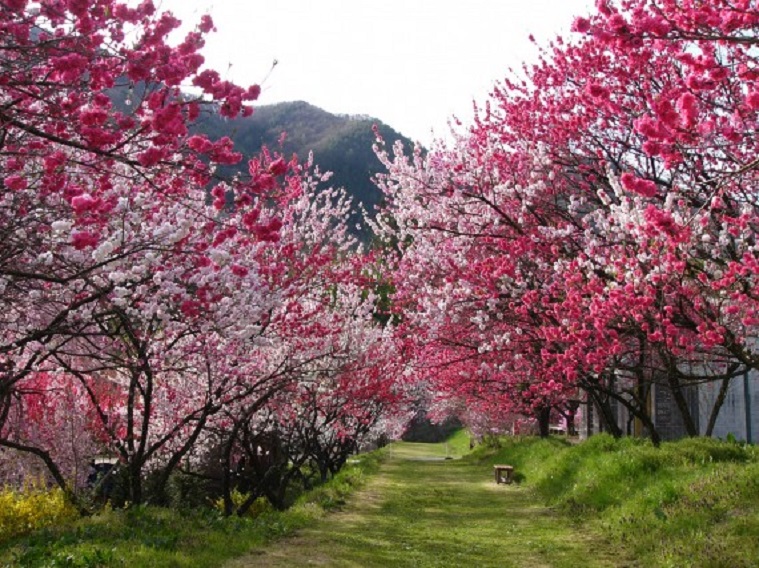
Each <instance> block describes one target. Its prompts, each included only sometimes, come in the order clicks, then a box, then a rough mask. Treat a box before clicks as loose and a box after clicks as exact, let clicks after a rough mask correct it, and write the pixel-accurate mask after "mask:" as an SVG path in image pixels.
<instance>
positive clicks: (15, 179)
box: [5, 175, 28, 191]
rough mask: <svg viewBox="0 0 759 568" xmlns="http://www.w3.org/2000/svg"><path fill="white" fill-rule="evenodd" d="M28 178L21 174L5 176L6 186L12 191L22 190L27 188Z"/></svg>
mask: <svg viewBox="0 0 759 568" xmlns="http://www.w3.org/2000/svg"><path fill="white" fill-rule="evenodd" d="M27 185H28V184H27V181H26V178H25V177H23V176H20V175H10V176H8V177H6V178H5V187H7V188H8V189H10V190H11V191H21V190H23V189H26V188H27Z"/></svg>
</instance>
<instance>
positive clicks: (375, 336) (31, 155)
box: [0, 0, 403, 512]
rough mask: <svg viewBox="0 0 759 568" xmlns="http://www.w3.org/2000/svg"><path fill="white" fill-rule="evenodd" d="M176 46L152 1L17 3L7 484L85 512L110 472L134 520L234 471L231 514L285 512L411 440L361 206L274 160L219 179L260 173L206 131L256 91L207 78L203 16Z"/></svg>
mask: <svg viewBox="0 0 759 568" xmlns="http://www.w3.org/2000/svg"><path fill="white" fill-rule="evenodd" d="M178 26H179V22H178V21H177V20H176V19H175V18H173V16H171V14H169V13H161V12H159V11H157V10H156V9H155V7H154V5H153V3H152V2H151V1H150V0H145V1H143V2H141V3H139V4H135V3H131V2H128V3H121V2H117V1H115V0H42V1H40V2H34V3H27V2H26V1H25V0H14V1H10V0H8V1H3V2H0V43H1V44H2V46H3V52H2V56H0V179H2V182H3V192H2V197H1V198H0V462H2V477H3V478H4V480H6V481H19V480H20V479H21V478H23V477H24V476H26V475H28V474H29V473H30V471H39V466H44V467H43V470H44V471H45V475H47V476H49V477H50V478H52V479H53V480H54V481H55V482H56V483H57V484H58V485H60V486H61V487H63V488H64V489H65V490H66V491H67V492H68V493H69V494H70V495H72V496H74V495H75V494H76V492H77V490H78V489H80V488H81V487H82V485H83V482H84V479H85V478H86V476H87V474H88V468H87V464H88V463H89V461H90V460H91V459H92V458H93V457H94V456H96V455H102V454H105V455H108V456H112V457H115V458H116V459H117V460H118V462H119V471H120V474H119V475H120V477H121V479H122V480H123V483H124V485H125V492H126V495H125V498H126V499H128V500H129V501H131V502H133V503H140V502H143V501H145V500H146V499H147V498H149V497H150V498H155V499H161V498H162V496H163V495H165V493H166V486H167V483H168V481H169V479H170V476H171V475H172V473H174V472H176V471H178V470H192V471H196V472H197V471H200V470H201V469H202V468H204V467H206V469H207V465H208V461H209V459H211V456H216V459H220V460H222V462H223V466H224V467H223V468H222V474H221V475H222V477H223V487H224V496H225V499H226V504H227V511H228V512H231V507H232V505H231V497H230V495H231V491H232V490H233V489H234V488H235V486H236V485H239V484H241V483H242V484H247V485H248V486H249V487H248V489H249V490H250V492H251V494H252V495H253V497H254V498H255V497H257V496H259V495H266V496H268V497H270V499H271V500H272V502H274V503H275V504H277V505H281V504H282V499H281V496H282V490H281V488H282V484H283V483H284V481H283V480H287V479H289V477H288V476H293V475H296V474H299V475H303V472H304V471H306V467H305V465H306V464H308V465H309V467H310V468H311V469H314V468H315V469H316V470H317V471H319V473H320V475H321V477H322V478H324V477H326V476H327V475H329V474H330V473H334V471H336V469H337V468H339V466H340V465H342V463H343V462H344V461H345V459H346V457H347V452H348V451H350V450H352V449H354V447H355V445H356V444H358V443H360V442H361V441H362V440H364V439H367V438H371V437H375V436H378V435H379V434H380V433H381V431H382V430H383V429H386V428H390V429H392V428H393V427H394V425H395V422H394V418H393V417H396V416H397V417H401V416H402V415H403V410H402V408H403V406H402V404H401V403H402V396H401V389H400V387H399V386H398V384H396V382H395V381H394V380H393V377H394V376H395V374H394V373H393V372H392V370H391V367H392V365H393V364H394V361H395V359H394V355H393V350H392V348H388V347H383V348H379V347H378V346H379V344H380V342H382V340H383V336H384V335H385V334H386V331H385V330H384V329H383V327H382V326H379V325H377V323H376V322H377V319H376V317H375V315H376V314H375V311H376V307H375V305H376V299H375V296H374V294H373V293H372V291H371V290H372V288H373V283H372V280H371V278H370V277H369V276H370V275H371V270H370V267H371V263H372V262H373V260H372V259H371V257H370V256H368V255H362V254H361V253H356V252H355V251H356V248H357V247H356V243H355V242H354V240H353V239H352V237H351V236H350V235H349V233H348V231H347V227H346V222H347V221H346V220H347V218H348V215H349V212H350V209H351V206H350V201H349V200H348V199H347V198H346V196H345V194H344V192H342V191H337V190H332V189H320V187H319V186H320V184H321V182H323V181H324V179H325V176H324V175H322V174H321V173H320V172H319V170H318V168H315V167H314V166H313V164H311V163H310V162H306V163H301V162H299V161H298V159H297V158H296V157H293V158H292V159H286V158H285V157H283V156H281V155H277V154H275V153H270V152H268V151H264V152H263V153H262V154H261V155H259V156H255V157H252V158H250V159H249V160H248V161H247V169H246V172H245V174H244V175H235V176H234V177H232V178H228V179H223V178H222V177H221V176H220V175H217V168H221V167H223V166H228V165H235V164H239V163H240V162H241V161H242V160H243V156H242V155H241V154H239V153H237V152H236V151H235V149H234V147H233V145H232V143H231V141H230V140H229V139H228V138H221V139H216V140H215V139H210V138H209V137H208V136H205V135H202V134H192V133H191V128H190V127H191V126H192V125H193V124H194V123H195V122H197V120H198V119H199V118H200V117H202V116H203V114H204V113H218V114H220V115H221V116H222V117H225V118H227V119H230V120H231V119H233V118H235V117H237V116H247V115H249V114H250V113H251V112H252V108H251V106H250V103H251V102H252V101H254V100H255V99H256V98H257V96H258V94H259V92H260V88H259V87H258V86H255V85H254V86H252V87H249V88H242V87H239V86H237V85H234V84H232V83H230V82H228V81H225V80H223V79H222V78H221V77H220V76H219V75H218V73H216V72H214V71H211V70H207V69H203V57H202V56H201V55H200V49H201V48H202V46H203V42H204V36H205V34H207V33H208V32H210V31H211V30H212V29H213V23H212V21H211V19H210V18H209V17H208V16H204V17H203V18H201V22H200V24H199V26H198V27H197V29H196V30H194V31H192V32H190V33H188V34H187V35H186V37H185V38H184V40H182V41H180V42H178V43H176V44H171V43H170V42H169V40H168V38H169V35H170V33H171V32H172V31H173V30H175V29H176V28H177V27H178ZM188 86H191V87H194V92H195V93H197V94H195V95H188V94H187V92H186V91H183V90H180V88H184V87H188ZM119 90H120V91H124V90H126V91H128V92H129V96H128V97H127V103H126V104H125V105H121V104H118V105H117V104H114V100H115V99H114V97H113V96H112V95H113V93H114V92H116V91H119ZM349 253H350V254H349ZM289 438H292V440H289ZM286 439H287V440H288V441H286V442H283V440H286ZM284 452H287V457H286V459H284V461H283V460H282V459H279V458H277V459H273V458H272V459H269V460H268V461H267V460H263V461H261V460H260V459H258V462H260V463H259V466H261V467H259V468H258V469H257V470H256V468H255V467H253V465H248V466H245V467H244V466H243V465H241V464H243V462H245V463H246V464H253V463H254V462H255V461H256V459H257V458H260V457H261V456H264V455H268V456H270V457H271V456H274V455H275V454H276V455H278V456H279V455H284ZM218 456H222V457H221V458H218ZM267 459H268V458H267ZM264 462H266V463H264ZM264 465H265V466H266V467H265V468H264V469H261V468H262V467H263V466H264ZM27 466H28V467H31V468H32V470H28V469H26V467H27ZM277 468H279V469H277ZM233 470H237V471H238V472H244V473H245V475H236V476H232V475H231V473H230V472H232V471H233ZM254 470H255V471H257V473H255V475H254V474H253V473H252V472H254ZM291 470H292V471H291ZM293 472H294V473H293ZM256 476H258V477H256ZM275 477H276V478H277V479H274V478H275ZM148 478H150V480H151V481H150V490H149V492H148V491H147V490H146V487H145V483H146V479H148ZM251 484H253V485H254V486H251ZM277 484H279V485H277ZM272 487H279V489H277V490H274V489H271V488H272Z"/></svg>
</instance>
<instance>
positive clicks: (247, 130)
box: [197, 101, 411, 211]
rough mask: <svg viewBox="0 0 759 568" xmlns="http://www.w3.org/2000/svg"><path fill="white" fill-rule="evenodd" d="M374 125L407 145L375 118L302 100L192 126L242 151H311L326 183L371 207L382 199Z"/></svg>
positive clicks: (303, 153)
mask: <svg viewBox="0 0 759 568" xmlns="http://www.w3.org/2000/svg"><path fill="white" fill-rule="evenodd" d="M375 124H376V125H377V127H378V128H379V131H380V133H381V134H382V137H383V138H384V139H385V141H386V142H387V143H388V144H393V143H394V142H395V141H396V140H399V139H400V140H402V141H403V143H404V145H405V146H406V147H410V145H411V141H410V140H409V139H408V138H406V137H405V136H403V135H402V134H400V133H399V132H397V131H396V130H394V129H393V128H392V127H390V126H387V125H386V124H383V123H381V122H380V121H379V120H376V119H373V118H371V117H367V116H347V115H335V114H331V113H329V112H327V111H325V110H322V109H320V108H318V107H315V106H313V105H311V104H309V103H306V102H303V101H297V102H287V103H279V104H276V105H270V106H261V107H257V108H256V110H255V112H254V113H253V115H252V116H250V117H247V118H238V119H235V120H234V121H230V120H227V119H225V118H223V117H221V116H219V115H212V116H207V117H206V118H204V119H202V120H200V121H199V123H198V126H197V128H198V129H199V130H201V131H203V132H204V133H206V134H208V135H209V136H210V137H211V138H218V137H221V136H229V137H230V138H232V140H234V142H235V147H236V148H237V149H238V150H239V151H240V152H242V153H243V154H244V155H245V156H251V155H254V154H256V153H257V152H258V151H259V150H260V149H261V147H262V146H267V147H268V148H269V149H271V150H276V151H279V152H282V153H283V154H285V155H286V156H290V155H291V154H297V155H298V157H299V158H300V159H301V160H305V159H306V158H307V157H308V153H309V152H310V151H313V153H314V160H315V162H316V164H318V165H319V168H320V169H321V170H322V171H331V172H333V177H332V179H331V180H330V185H335V186H342V187H345V189H346V190H347V191H348V193H349V194H351V195H353V196H354V197H355V198H356V200H357V201H360V202H361V203H363V204H364V206H365V207H366V208H367V210H369V211H372V209H373V208H374V206H375V205H377V204H378V203H379V202H380V199H381V193H380V191H379V190H378V189H377V188H376V187H375V185H374V184H373V183H372V181H371V180H372V176H374V175H375V174H377V173H378V172H379V171H380V170H381V169H382V164H381V163H380V162H379V160H378V159H377V157H376V156H375V155H374V152H373V150H372V144H373V142H374V138H375V135H374V132H373V130H372V129H373V127H374V125H375ZM283 133H284V134H285V136H284V138H283V137H282V134H283Z"/></svg>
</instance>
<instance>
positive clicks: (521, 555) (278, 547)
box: [229, 443, 625, 568]
mask: <svg viewBox="0 0 759 568" xmlns="http://www.w3.org/2000/svg"><path fill="white" fill-rule="evenodd" d="M441 447H442V448H443V449H442V451H441ZM441 454H442V455H441ZM309 565H313V566H345V567H347V566H355V567H358V566H360V567H369V566H415V567H426V566H430V567H432V566H499V567H509V566H514V567H521V566H531V567H540V566H557V567H560V566H567V567H569V566H585V567H602V566H617V567H618V566H624V565H625V561H624V559H623V558H620V557H619V556H617V555H616V554H615V551H614V550H613V548H612V547H611V545H609V544H608V543H605V542H603V541H602V540H600V538H599V537H597V536H596V535H593V534H589V533H587V532H585V531H584V530H583V527H579V526H571V525H569V524H568V523H567V521H566V519H562V518H560V517H558V516H556V515H555V514H554V513H553V512H552V511H551V510H550V509H548V508H546V507H543V506H542V505H541V504H539V502H538V501H537V500H536V498H535V497H534V496H533V495H532V494H531V493H530V491H529V490H528V489H526V488H524V487H520V486H516V485H512V486H504V485H500V486H496V485H495V484H494V483H493V479H492V475H491V472H490V469H489V466H487V465H475V464H472V463H469V462H467V461H465V460H446V459H445V449H444V446H442V445H440V444H412V443H398V444H394V445H393V447H392V449H391V455H390V457H389V458H388V460H387V461H386V462H385V463H384V464H383V466H382V468H381V470H380V472H379V473H378V474H377V475H376V476H375V477H373V478H372V479H371V480H370V482H369V483H368V485H367V486H366V487H365V488H364V489H363V490H362V491H360V492H359V493H357V494H356V495H355V496H354V497H353V498H352V499H351V500H350V502H349V503H348V504H347V505H346V507H345V508H344V509H343V510H342V511H341V512H339V513H335V514H332V515H329V516H328V517H327V518H325V519H323V520H322V521H321V522H319V523H318V524H317V525H315V526H313V527H311V528H309V529H307V530H304V531H302V532H301V533H299V534H298V535H297V536H295V537H293V538H289V539H284V540H282V541H280V542H279V543H277V544H275V545H273V546H270V547H268V548H266V549H262V550H256V551H253V552H252V553H251V554H250V555H249V556H246V557H244V558H240V559H238V560H236V561H235V562H233V563H231V564H230V565H229V566H231V567H234V568H242V567H247V566H309Z"/></svg>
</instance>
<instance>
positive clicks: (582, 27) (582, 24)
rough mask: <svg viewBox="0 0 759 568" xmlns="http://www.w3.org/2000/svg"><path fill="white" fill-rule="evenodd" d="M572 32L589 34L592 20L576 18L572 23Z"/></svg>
mask: <svg viewBox="0 0 759 568" xmlns="http://www.w3.org/2000/svg"><path fill="white" fill-rule="evenodd" d="M572 31H574V32H578V33H581V34H585V33H588V32H589V31H590V20H588V19H587V18H575V20H574V22H572Z"/></svg>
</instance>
